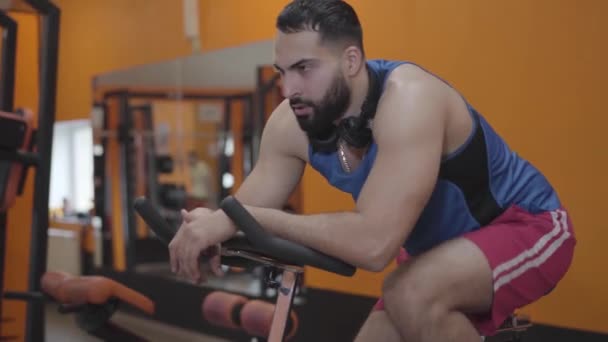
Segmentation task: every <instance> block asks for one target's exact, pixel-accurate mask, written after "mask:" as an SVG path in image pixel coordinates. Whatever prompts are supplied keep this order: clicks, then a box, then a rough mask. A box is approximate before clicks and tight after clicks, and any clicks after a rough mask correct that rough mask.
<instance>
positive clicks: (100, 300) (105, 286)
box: [41, 272, 155, 315]
mask: <svg viewBox="0 0 608 342" xmlns="http://www.w3.org/2000/svg"><path fill="white" fill-rule="evenodd" d="M41 288H42V290H43V291H44V292H45V293H47V294H48V295H50V296H52V297H53V298H55V300H57V301H58V302H60V303H62V304H72V305H80V304H104V303H106V302H107V301H108V300H110V299H111V298H117V299H120V300H121V301H123V302H126V303H128V304H130V305H132V306H134V307H136V308H138V309H140V310H141V311H143V312H145V313H147V314H149V315H152V314H154V309H155V308H154V302H153V301H152V300H150V299H149V298H148V297H146V296H144V295H143V294H141V293H139V292H137V291H134V290H133V289H130V288H128V287H126V286H124V285H122V284H120V283H117V282H116V281H114V280H112V279H109V278H106V277H101V276H73V275H70V274H68V273H65V272H46V273H45V274H44V275H43V276H42V280H41Z"/></svg>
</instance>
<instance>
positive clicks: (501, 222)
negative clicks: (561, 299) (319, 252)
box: [374, 206, 576, 336]
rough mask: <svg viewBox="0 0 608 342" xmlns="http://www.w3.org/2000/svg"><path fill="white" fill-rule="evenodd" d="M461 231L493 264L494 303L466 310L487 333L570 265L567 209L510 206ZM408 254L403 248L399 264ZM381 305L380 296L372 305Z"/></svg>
mask: <svg viewBox="0 0 608 342" xmlns="http://www.w3.org/2000/svg"><path fill="white" fill-rule="evenodd" d="M463 237H464V238H466V239H469V240H470V241H472V242H473V243H475V244H476V245H477V246H478V247H479V248H480V249H481V250H482V251H483V253H484V254H485V256H486V258H487V259H488V263H489V264H490V267H491V268H492V276H493V277H492V279H493V283H494V298H493V301H492V308H491V310H490V311H489V312H487V313H482V314H475V315H469V316H468V317H469V319H470V320H471V322H472V323H473V325H474V326H475V327H476V328H477V330H478V331H479V333H480V334H481V335H484V336H491V335H494V334H495V333H496V330H497V329H498V328H499V327H500V326H501V325H502V323H503V322H504V321H505V320H506V319H507V318H508V317H509V315H511V314H513V312H514V311H515V310H516V309H518V308H521V307H523V306H526V305H528V304H530V303H532V302H535V301H536V300H538V299H539V298H541V297H543V296H545V295H547V294H549V292H551V291H552V290H553V289H554V288H555V286H557V283H558V282H559V281H560V280H561V279H562V278H563V276H564V275H565V274H566V272H567V270H568V268H569V267H570V264H571V262H572V256H573V253H574V246H575V245H576V239H575V236H574V233H573V231H572V223H571V221H570V218H569V217H568V215H567V212H566V210H564V209H558V210H553V211H547V212H543V213H539V214H531V213H529V212H528V211H526V210H524V209H522V208H520V207H518V206H512V207H510V208H509V209H508V210H507V211H505V212H504V213H503V214H502V215H501V216H499V217H498V218H496V219H495V220H494V221H493V222H492V223H490V224H489V225H488V226H485V227H483V228H482V229H478V230H476V231H473V232H470V233H467V234H465V235H464V236H463ZM407 258H408V257H407V254H406V253H405V250H402V251H401V253H400V255H399V256H398V257H397V264H401V263H403V262H405V261H406V260H407ZM383 308H384V303H383V301H382V299H380V300H379V301H378V303H376V305H375V306H374V310H382V309H383Z"/></svg>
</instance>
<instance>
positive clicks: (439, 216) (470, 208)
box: [308, 60, 561, 255]
mask: <svg viewBox="0 0 608 342" xmlns="http://www.w3.org/2000/svg"><path fill="white" fill-rule="evenodd" d="M404 63H409V62H403V61H387V60H368V61H367V66H368V68H370V70H371V71H372V72H374V73H375V75H376V77H378V78H379V82H378V84H379V86H381V87H382V90H383V89H384V84H385V81H386V78H387V77H388V75H389V74H390V72H391V71H392V70H394V69H395V68H396V67H397V66H399V65H401V64H404ZM446 83H447V82H446ZM465 103H466V105H467V107H468V110H469V113H470V114H471V117H472V118H473V122H474V127H473V130H472V132H471V135H470V136H469V137H468V139H467V141H466V142H465V143H464V144H463V145H462V146H461V147H460V148H458V149H457V150H456V151H454V152H452V153H451V154H450V155H448V156H445V157H444V158H443V160H442V161H441V165H440V171H439V177H438V179H437V183H436V185H435V188H434V190H433V193H432V195H431V197H430V199H429V201H428V203H427V204H426V206H425V208H424V209H423V211H422V214H421V215H420V217H419V219H418V221H417V223H416V225H415V226H414V228H413V230H412V232H411V234H410V235H409V237H408V238H407V240H406V241H405V244H404V247H405V249H406V250H407V252H408V253H409V254H410V255H416V254H419V253H422V252H424V251H426V250H428V249H430V248H432V247H433V246H435V245H437V244H439V243H441V242H443V241H446V240H448V239H451V238H454V237H457V236H460V235H462V234H463V233H466V232H470V231H473V230H475V229H478V228H480V227H482V226H484V225H487V224H489V223H490V222H491V221H492V220H494V219H495V218H496V217H498V216H500V214H502V213H503V212H504V211H505V210H506V209H508V208H509V207H510V206H513V205H517V206H519V207H521V208H523V209H525V210H527V211H529V212H531V213H538V212H541V211H546V210H553V209H557V208H559V207H561V203H560V201H559V198H558V196H557V194H556V192H555V191H554V189H553V187H552V186H551V184H549V182H548V181H547V179H546V178H545V177H544V176H543V175H542V174H541V173H540V172H539V171H538V170H537V169H536V168H535V167H534V166H533V165H531V164H530V163H529V162H528V161H526V160H525V159H523V158H521V157H520V156H519V155H518V154H517V153H516V152H514V151H512V150H511V149H510V148H509V146H508V145H507V144H506V143H505V141H504V140H503V139H502V138H501V137H500V136H499V135H498V134H497V133H496V132H495V131H494V130H493V129H492V127H491V126H490V125H489V124H488V122H487V121H486V120H485V119H484V118H483V117H482V116H481V115H480V114H479V113H478V112H477V111H476V110H475V109H474V108H473V107H472V106H471V105H470V104H469V103H468V102H467V101H466V100H465ZM377 149H378V147H377V145H376V144H375V142H374V141H372V143H371V145H370V147H369V149H368V150H367V152H366V154H365V156H364V157H363V160H362V162H361V164H360V165H359V167H357V169H355V170H354V171H353V172H351V173H346V172H344V171H343V170H342V167H341V165H340V162H339V160H338V157H337V155H336V152H333V153H320V152H313V149H312V147H311V146H309V150H308V151H309V152H308V153H309V160H310V165H311V166H312V167H313V168H314V169H315V170H317V171H318V172H319V173H320V174H321V175H323V177H325V179H327V181H328V182H329V183H330V184H331V185H332V186H334V187H336V188H338V189H340V190H342V191H344V192H346V193H349V194H351V195H352V197H353V199H354V200H355V201H356V200H357V198H358V197H359V193H360V192H361V188H362V187H363V184H364V183H365V180H366V178H367V176H368V175H369V172H370V170H371V168H372V166H373V163H374V160H375V157H376V152H377ZM404 181H405V180H404ZM370 229H373V228H371V227H370Z"/></svg>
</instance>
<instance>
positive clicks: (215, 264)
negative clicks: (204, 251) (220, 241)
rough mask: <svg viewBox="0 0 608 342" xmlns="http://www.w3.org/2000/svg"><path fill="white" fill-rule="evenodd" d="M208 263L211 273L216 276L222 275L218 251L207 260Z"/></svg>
mask: <svg viewBox="0 0 608 342" xmlns="http://www.w3.org/2000/svg"><path fill="white" fill-rule="evenodd" d="M209 265H210V266H211V271H212V272H213V274H215V275H216V276H218V277H221V276H223V275H224V272H223V271H222V258H221V255H220V254H219V253H218V254H216V255H214V256H213V257H212V258H211V260H209Z"/></svg>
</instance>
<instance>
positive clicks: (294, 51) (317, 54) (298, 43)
mask: <svg viewBox="0 0 608 342" xmlns="http://www.w3.org/2000/svg"><path fill="white" fill-rule="evenodd" d="M319 37H320V36H319V33H318V32H313V31H302V32H296V33H283V32H278V33H277V36H276V39H275V44H274V62H275V64H278V65H281V66H288V65H290V64H292V63H296V62H297V61H299V60H303V59H319V58H322V56H323V55H325V54H326V53H327V51H325V50H326V49H325V48H324V47H323V45H322V44H320V39H319Z"/></svg>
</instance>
